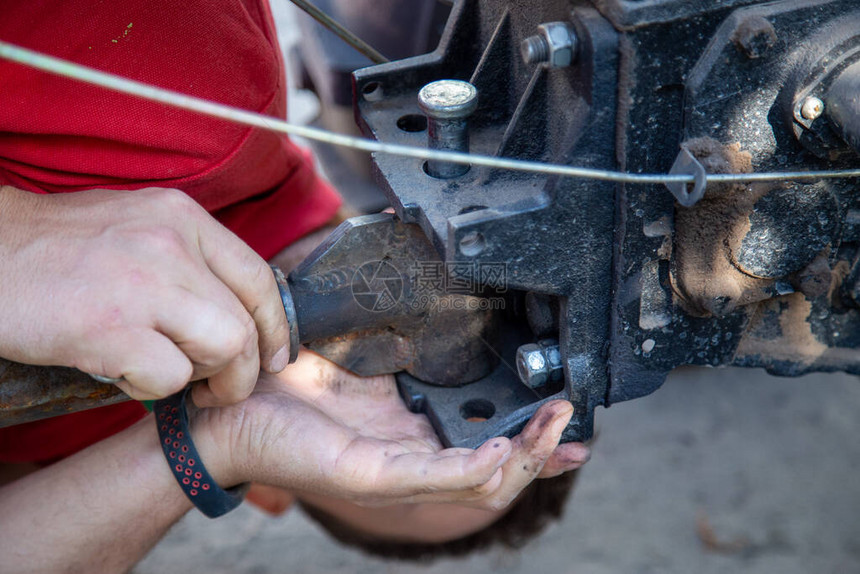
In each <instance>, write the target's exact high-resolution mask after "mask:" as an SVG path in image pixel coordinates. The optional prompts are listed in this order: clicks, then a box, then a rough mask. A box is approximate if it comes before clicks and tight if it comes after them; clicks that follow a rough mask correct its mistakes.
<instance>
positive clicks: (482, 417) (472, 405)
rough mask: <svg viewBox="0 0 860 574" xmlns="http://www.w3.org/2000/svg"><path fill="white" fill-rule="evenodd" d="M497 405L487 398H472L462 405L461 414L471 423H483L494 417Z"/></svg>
mask: <svg viewBox="0 0 860 574" xmlns="http://www.w3.org/2000/svg"><path fill="white" fill-rule="evenodd" d="M494 414H496V405H494V404H493V403H491V402H490V401H488V400H486V399H471V400H468V401H466V402H465V403H463V404H462V405H460V416H461V417H463V420H466V421H468V422H470V423H482V422H484V421H488V420H490V419H491V418H493V415H494Z"/></svg>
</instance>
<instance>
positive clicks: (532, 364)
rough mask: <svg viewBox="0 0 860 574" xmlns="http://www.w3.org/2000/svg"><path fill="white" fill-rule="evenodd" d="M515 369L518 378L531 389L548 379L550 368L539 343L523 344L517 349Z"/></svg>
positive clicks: (540, 385)
mask: <svg viewBox="0 0 860 574" xmlns="http://www.w3.org/2000/svg"><path fill="white" fill-rule="evenodd" d="M517 371H518V372H519V375H520V380H522V382H523V383H525V384H526V386H528V387H530V388H532V389H535V388H538V387H542V386H543V385H545V384H546V383H547V381H549V375H550V368H549V364H548V363H547V360H546V357H545V356H544V350H543V349H542V348H541V347H540V345H535V344H529V345H523V346H521V347H520V348H519V349H518V350H517Z"/></svg>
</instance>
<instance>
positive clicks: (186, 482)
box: [182, 476, 191, 486]
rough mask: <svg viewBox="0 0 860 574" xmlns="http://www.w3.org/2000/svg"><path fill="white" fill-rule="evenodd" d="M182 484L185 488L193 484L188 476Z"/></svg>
mask: <svg viewBox="0 0 860 574" xmlns="http://www.w3.org/2000/svg"><path fill="white" fill-rule="evenodd" d="M182 484H184V485H185V486H188V485H189V484H191V479H190V478H188V477H187V476H186V477H185V478H183V479H182Z"/></svg>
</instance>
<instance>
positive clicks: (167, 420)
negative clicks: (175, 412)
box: [164, 415, 173, 423]
mask: <svg viewBox="0 0 860 574" xmlns="http://www.w3.org/2000/svg"><path fill="white" fill-rule="evenodd" d="M172 419H173V417H172V416H170V415H167V418H166V419H164V422H166V423H169V422H170V421H171V420H172Z"/></svg>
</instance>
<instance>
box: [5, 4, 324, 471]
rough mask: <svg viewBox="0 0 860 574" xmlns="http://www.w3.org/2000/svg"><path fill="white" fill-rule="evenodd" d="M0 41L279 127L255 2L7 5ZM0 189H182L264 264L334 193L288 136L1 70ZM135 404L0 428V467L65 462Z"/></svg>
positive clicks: (10, 66)
mask: <svg viewBox="0 0 860 574" xmlns="http://www.w3.org/2000/svg"><path fill="white" fill-rule="evenodd" d="M0 39H2V40H4V41H7V42H11V43H14V44H18V45H20V46H23V47H26V48H31V49H34V50H38V51H41V52H44V53H47V54H51V55H54V56H58V57H61V58H64V59H68V60H71V61H74V62H77V63H80V64H84V65H87V66H91V67H93V68H98V69H100V70H104V71H107V72H112V73H115V74H118V75H121V76H125V77H128V78H132V79H135V80H139V81H142V82H146V83H149V84H153V85H157V86H161V87H164V88H169V89H172V90H176V91H178V92H183V93H187V94H190V95H193V96H197V97H201V98H205V99H208V100H212V101H216V102H221V103H226V104H230V105H233V106H237V107H241V108H244V109H247V110H252V111H256V112H261V113H264V114H267V115H271V116H276V117H280V118H283V117H285V114H286V81H285V76H284V67H283V62H282V58H281V53H280V49H279V47H278V43H277V37H276V35H275V28H274V24H273V21H272V17H271V14H270V12H269V8H268V5H267V3H266V1H265V0H219V1H218V2H211V1H209V0H183V1H181V2H177V1H175V0H124V1H123V2H109V3H105V2H103V0H74V1H71V0H70V1H66V2H57V1H56V0H7V1H5V2H4V3H3V18H1V19H0ZM0 85H2V89H0V184H8V185H13V186H15V187H18V188H21V189H25V190H28V191H32V192H34V193H65V192H74V191H81V190H85V189H96V188H99V189H131V190H134V189H141V188H144V187H153V186H156V187H170V188H177V189H181V190H183V191H184V192H186V193H187V194H188V195H190V196H191V197H193V198H194V199H195V200H197V201H198V202H199V203H200V204H202V205H203V206H204V207H205V208H206V209H207V210H208V211H210V212H211V213H212V214H213V215H215V217H216V218H218V220H219V221H221V222H222V223H223V224H224V225H225V226H227V227H228V228H229V229H231V230H232V231H233V232H235V233H236V234H237V235H239V237H241V238H242V239H244V240H245V241H246V242H247V243H248V244H249V245H250V246H251V247H252V248H254V249H255V250H256V251H257V252H258V253H260V254H261V255H262V256H263V257H265V258H269V257H271V256H273V255H274V254H276V253H277V252H278V251H280V250H281V249H282V248H283V247H285V246H286V245H288V244H290V243H291V242H292V241H294V240H296V239H298V238H299V237H302V236H303V235H305V234H307V233H308V232H310V231H312V230H314V229H316V228H318V227H320V226H321V225H323V224H324V223H325V222H327V221H328V220H330V219H331V217H332V216H333V215H334V213H335V212H336V210H337V208H338V207H339V206H340V199H339V197H338V196H337V194H336V193H335V192H334V191H333V190H332V189H331V188H330V187H329V186H328V185H327V184H326V183H325V182H324V181H323V180H322V179H320V178H319V177H318V176H317V174H316V173H315V171H314V169H313V165H312V160H311V158H310V156H309V155H308V154H306V153H304V152H303V151H302V150H301V149H300V148H298V147H296V146H295V145H294V144H293V143H292V142H290V141H289V140H288V139H286V138H285V137H283V136H281V135H278V134H275V133H273V132H268V131H264V130H262V129H259V128H249V127H245V126H241V125H238V124H233V123H229V122H226V121H223V120H218V119H213V118H208V117H205V116H202V115H199V114H195V113H193V112H186V111H182V110H177V109H173V108H170V107H167V106H165V105H163V104H159V103H155V102H148V101H145V100H141V99H138V98H134V97H132V96H127V95H123V94H118V93H114V92H110V91H107V90H104V89H102V88H99V87H95V86H88V85H85V84H82V83H79V82H76V81H74V80H69V79H64V78H60V77H57V76H52V75H49V74H46V73H44V72H40V71H36V70H32V69H29V68H26V67H24V66H21V65H18V64H14V63H11V62H7V61H4V60H0ZM142 413H143V409H142V407H141V406H140V405H139V404H137V403H126V404H123V405H117V406H114V407H103V408H101V409H95V410H92V411H85V412H82V413H76V414H73V415H67V416H64V417H57V418H54V419H49V420H47V421H39V422H36V423H29V424H26V425H19V426H17V427H11V428H7V429H0V461H10V462H11V461H25V460H26V461H41V460H47V459H52V458H56V457H59V456H65V455H68V454H71V453H72V452H75V451H77V450H80V449H81V448H84V447H85V446H88V445H89V444H92V443H93V442H96V441H97V440H99V439H101V438H104V437H105V436H107V435H109V434H112V433H114V432H117V431H118V430H121V429H122V428H124V427H125V426H128V425H129V424H131V423H132V422H134V421H135V420H136V419H137V418H139V417H140V416H142Z"/></svg>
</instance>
